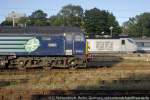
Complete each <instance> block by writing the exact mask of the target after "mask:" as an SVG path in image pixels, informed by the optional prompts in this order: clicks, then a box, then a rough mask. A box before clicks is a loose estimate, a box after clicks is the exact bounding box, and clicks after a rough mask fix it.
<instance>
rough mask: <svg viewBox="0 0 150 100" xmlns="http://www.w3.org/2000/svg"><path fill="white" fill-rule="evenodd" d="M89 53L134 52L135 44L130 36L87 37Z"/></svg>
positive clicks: (135, 49)
mask: <svg viewBox="0 0 150 100" xmlns="http://www.w3.org/2000/svg"><path fill="white" fill-rule="evenodd" d="M87 43H88V45H89V49H88V52H89V53H104V52H105V53H114V52H116V53H118V52H125V53H126V52H135V51H137V45H136V43H135V41H134V40H132V39H130V38H120V39H87Z"/></svg>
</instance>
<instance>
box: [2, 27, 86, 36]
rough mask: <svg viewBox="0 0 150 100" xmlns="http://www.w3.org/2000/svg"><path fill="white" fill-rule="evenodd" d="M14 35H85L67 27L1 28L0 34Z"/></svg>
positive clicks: (80, 31)
mask: <svg viewBox="0 0 150 100" xmlns="http://www.w3.org/2000/svg"><path fill="white" fill-rule="evenodd" d="M3 33H5V34H6V33H7V34H14V33H17V34H18V33H24V34H27V33H30V34H31V33H37V34H39V33H41V34H62V33H83V32H82V30H81V29H80V28H79V27H65V26H28V27H12V26H0V34H3Z"/></svg>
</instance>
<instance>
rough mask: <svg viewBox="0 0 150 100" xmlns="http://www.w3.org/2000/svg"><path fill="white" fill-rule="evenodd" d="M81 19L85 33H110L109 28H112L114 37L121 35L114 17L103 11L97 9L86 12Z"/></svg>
mask: <svg viewBox="0 0 150 100" xmlns="http://www.w3.org/2000/svg"><path fill="white" fill-rule="evenodd" d="M83 19H84V20H83V23H84V25H83V27H84V28H85V31H86V32H87V33H91V32H92V33H96V34H101V33H110V29H109V28H110V27H113V33H114V35H116V34H119V33H121V28H120V27H119V24H118V22H117V21H116V18H115V16H113V14H112V13H109V12H107V11H105V10H99V9H97V8H93V9H90V10H86V11H85V16H84V18H83Z"/></svg>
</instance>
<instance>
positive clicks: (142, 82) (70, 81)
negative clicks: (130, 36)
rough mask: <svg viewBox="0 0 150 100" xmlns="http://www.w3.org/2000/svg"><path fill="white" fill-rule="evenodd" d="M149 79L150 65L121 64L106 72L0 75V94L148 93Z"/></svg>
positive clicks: (39, 72)
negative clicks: (66, 92)
mask: <svg viewBox="0 0 150 100" xmlns="http://www.w3.org/2000/svg"><path fill="white" fill-rule="evenodd" d="M149 76H150V63H149V62H147V63H146V62H144V63H142V62H137V63H128V64H127V63H125V62H122V63H118V64H116V65H114V66H112V67H109V68H108V67H104V68H89V69H78V70H67V69H63V70H61V69H60V70H58V69H54V70H51V71H37V72H29V73H26V74H24V73H12V72H8V73H0V91H4V92H3V93H2V92H1V93H0V98H3V96H5V95H13V93H14V92H13V93H12V92H8V91H7V90H11V91H15V90H16V91H21V92H18V93H22V94H23V93H24V91H28V92H32V91H36V90H116V89H117V90H118V89H119V90H150V77H149ZM5 90H6V91H7V92H6V93H9V94H6V93H5ZM16 93H17V92H16ZM16 93H15V94H14V95H17V94H16ZM31 94H32V93H31ZM4 100H5V99H4ZM8 100H9V99H8Z"/></svg>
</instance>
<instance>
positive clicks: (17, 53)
mask: <svg viewBox="0 0 150 100" xmlns="http://www.w3.org/2000/svg"><path fill="white" fill-rule="evenodd" d="M85 53H86V39H85V36H84V35H83V33H76V34H75V33H63V34H62V33H61V34H25V33H24V34H19V33H18V34H0V68H17V69H20V70H23V69H27V68H43V69H51V68H53V67H61V68H62V67H63V68H66V67H69V68H73V69H74V68H77V67H86V55H85Z"/></svg>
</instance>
